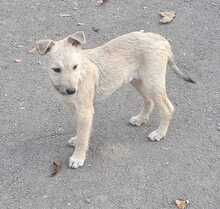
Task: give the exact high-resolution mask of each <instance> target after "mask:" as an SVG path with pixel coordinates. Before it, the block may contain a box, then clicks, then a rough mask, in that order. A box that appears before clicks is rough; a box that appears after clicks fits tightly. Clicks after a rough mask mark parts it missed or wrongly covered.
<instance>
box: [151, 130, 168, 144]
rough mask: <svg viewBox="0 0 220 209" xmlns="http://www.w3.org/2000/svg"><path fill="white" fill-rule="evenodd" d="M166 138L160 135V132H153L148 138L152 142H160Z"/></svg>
mask: <svg viewBox="0 0 220 209" xmlns="http://www.w3.org/2000/svg"><path fill="white" fill-rule="evenodd" d="M164 137H165V134H162V133H160V131H158V130H155V131H153V132H151V133H150V134H149V135H148V138H149V139H150V140H151V141H158V142H159V141H160V140H161V139H163V138H164Z"/></svg>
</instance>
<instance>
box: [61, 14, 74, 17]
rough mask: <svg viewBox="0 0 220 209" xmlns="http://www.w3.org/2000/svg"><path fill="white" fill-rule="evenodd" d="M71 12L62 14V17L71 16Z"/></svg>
mask: <svg viewBox="0 0 220 209" xmlns="http://www.w3.org/2000/svg"><path fill="white" fill-rule="evenodd" d="M71 16H72V15H71V14H60V17H71Z"/></svg>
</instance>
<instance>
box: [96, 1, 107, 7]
mask: <svg viewBox="0 0 220 209" xmlns="http://www.w3.org/2000/svg"><path fill="white" fill-rule="evenodd" d="M107 1H108V0H97V2H96V5H97V6H101V5H103V4H104V3H106V2H107Z"/></svg>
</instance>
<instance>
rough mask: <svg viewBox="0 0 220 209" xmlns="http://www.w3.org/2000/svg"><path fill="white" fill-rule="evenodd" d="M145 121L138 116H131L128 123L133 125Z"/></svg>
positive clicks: (138, 124)
mask: <svg viewBox="0 0 220 209" xmlns="http://www.w3.org/2000/svg"><path fill="white" fill-rule="evenodd" d="M146 122H147V119H144V118H141V117H139V116H133V117H131V118H130V120H129V123H130V124H131V125H133V126H141V125H143V124H144V123H146Z"/></svg>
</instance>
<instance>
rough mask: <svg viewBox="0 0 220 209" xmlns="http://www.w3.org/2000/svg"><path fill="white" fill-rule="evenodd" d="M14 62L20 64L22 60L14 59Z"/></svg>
mask: <svg viewBox="0 0 220 209" xmlns="http://www.w3.org/2000/svg"><path fill="white" fill-rule="evenodd" d="M14 62H15V63H20V62H22V60H21V59H15V60H14Z"/></svg>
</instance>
